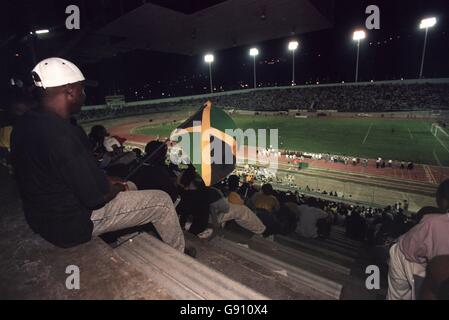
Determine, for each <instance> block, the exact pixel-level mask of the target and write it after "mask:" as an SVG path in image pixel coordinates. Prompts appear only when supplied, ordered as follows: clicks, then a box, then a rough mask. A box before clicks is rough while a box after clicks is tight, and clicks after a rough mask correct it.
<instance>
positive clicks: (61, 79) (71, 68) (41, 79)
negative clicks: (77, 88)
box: [32, 58, 86, 89]
mask: <svg viewBox="0 0 449 320" xmlns="http://www.w3.org/2000/svg"><path fill="white" fill-rule="evenodd" d="M32 77H33V81H34V84H35V85H36V87H41V88H44V89H46V88H51V87H59V86H63V85H66V84H70V83H76V82H80V81H85V80H86V79H85V78H84V75H83V73H82V72H81V70H80V69H78V67H77V66H76V65H74V64H73V63H72V62H70V61H67V60H65V59H61V58H48V59H45V60H42V61H41V62H39V63H38V64H37V65H36V66H35V67H34V69H33V71H32Z"/></svg>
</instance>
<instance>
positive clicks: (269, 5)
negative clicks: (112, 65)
mask: <svg viewBox="0 0 449 320" xmlns="http://www.w3.org/2000/svg"><path fill="white" fill-rule="evenodd" d="M69 4H76V5H78V6H79V7H80V12H81V30H77V31H72V30H66V29H65V19H66V18H67V14H65V8H66V6H67V5H69ZM4 9H5V10H2V11H3V12H2V16H3V18H2V19H1V21H0V26H2V28H1V30H0V48H7V47H8V48H12V47H14V46H15V47H17V48H18V47H19V46H22V47H24V48H25V49H24V50H26V48H30V47H33V46H35V47H36V48H37V49H36V50H37V54H38V56H39V57H42V56H51V55H57V56H64V57H67V58H72V59H75V60H76V61H78V62H81V61H84V62H95V61H98V60H101V59H103V58H109V57H113V56H115V55H117V54H119V53H123V52H128V51H132V50H135V49H145V50H150V51H155V52H163V53H164V52H167V53H175V54H182V55H196V54H200V53H204V51H206V50H219V49H227V48H232V47H234V46H242V45H253V44H255V43H258V42H260V41H265V40H271V39H277V38H282V37H289V36H293V35H296V34H302V33H307V32H311V31H316V30H321V29H325V28H328V27H331V26H332V19H333V16H332V15H333V1H327V0H225V1H223V0H182V1H180V0H151V1H142V0H126V1H125V0H119V1H115V0H103V1H85V0H70V1H69V0H58V1H56V0H41V1H36V2H34V1H33V2H29V1H22V0H17V1H15V2H7V3H6V5H5V8H4ZM38 29H50V33H49V34H46V35H42V36H39V39H38V41H37V42H34V44H33V40H32V39H31V38H30V37H29V33H30V31H34V30H38ZM17 50H18V52H20V49H17ZM39 57H38V58H39Z"/></svg>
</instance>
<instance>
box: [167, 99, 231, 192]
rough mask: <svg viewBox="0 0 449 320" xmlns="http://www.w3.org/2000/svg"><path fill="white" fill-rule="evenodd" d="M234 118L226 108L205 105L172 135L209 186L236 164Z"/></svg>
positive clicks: (229, 171) (228, 172)
mask: <svg viewBox="0 0 449 320" xmlns="http://www.w3.org/2000/svg"><path fill="white" fill-rule="evenodd" d="M235 129H236V126H235V123H234V121H233V120H232V119H231V117H229V115H228V114H226V113H225V112H224V111H223V110H221V109H218V108H213V107H212V103H211V102H210V101H207V102H206V103H205V104H204V106H203V107H202V108H201V109H200V110H199V111H198V112H197V113H195V114H194V115H193V116H191V117H190V118H189V119H188V120H186V121H185V122H184V123H183V124H181V125H180V126H179V127H178V128H177V129H175V131H174V132H173V133H172V135H171V140H172V141H176V142H177V146H178V147H180V149H182V151H183V153H184V154H185V155H187V156H188V157H189V159H190V162H191V164H192V165H194V166H195V168H196V171H197V172H198V173H199V174H200V175H201V177H202V178H203V181H204V183H205V184H206V186H211V185H214V184H216V183H218V182H220V181H221V180H223V179H224V178H226V177H227V176H228V175H229V174H230V173H231V172H232V171H233V170H234V168H235V164H236V153H237V141H236V139H235V136H234V135H233V134H232V133H233V132H234V131H235Z"/></svg>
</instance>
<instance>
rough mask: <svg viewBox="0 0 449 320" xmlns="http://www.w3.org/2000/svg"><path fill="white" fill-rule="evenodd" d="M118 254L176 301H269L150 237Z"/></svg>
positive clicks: (133, 241)
mask: <svg viewBox="0 0 449 320" xmlns="http://www.w3.org/2000/svg"><path fill="white" fill-rule="evenodd" d="M115 251H116V252H117V253H118V255H119V256H120V257H121V258H122V259H123V260H125V261H126V262H128V263H129V264H131V265H133V266H134V267H135V268H137V269H138V270H139V271H140V272H142V273H144V274H145V275H146V276H148V277H149V278H151V279H152V280H153V281H154V282H156V283H157V284H159V285H160V286H162V287H164V288H165V289H166V290H167V291H168V292H169V293H170V295H171V296H173V297H174V298H175V299H180V300H265V299H268V298H267V297H266V296H264V295H262V294H260V293H258V292H256V291H254V290H252V289H250V288H248V287H247V286H245V285H242V284H240V283H238V282H236V281H234V280H232V279H230V278H229V277H227V276H225V275H223V274H222V273H220V272H217V271H215V270H213V269H211V268H209V267H207V266H205V265H203V264H202V263H200V262H198V261H196V260H195V259H193V258H191V257H189V256H187V255H185V254H182V253H180V252H179V251H177V250H175V249H173V248H172V247H170V246H168V245H167V244H165V243H163V242H162V241H160V240H158V239H156V238H154V237H153V236H151V235H149V234H146V233H142V234H140V235H138V236H137V237H135V238H134V239H131V240H129V241H127V242H125V243H123V244H122V245H121V246H119V247H118V248H116V249H115Z"/></svg>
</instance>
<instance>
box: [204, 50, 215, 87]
mask: <svg viewBox="0 0 449 320" xmlns="http://www.w3.org/2000/svg"><path fill="white" fill-rule="evenodd" d="M204 62H206V63H207V64H209V80H210V93H214V87H213V85H212V62H214V55H213V54H210V53H208V54H206V55H205V56H204Z"/></svg>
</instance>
